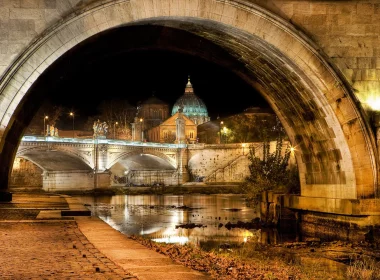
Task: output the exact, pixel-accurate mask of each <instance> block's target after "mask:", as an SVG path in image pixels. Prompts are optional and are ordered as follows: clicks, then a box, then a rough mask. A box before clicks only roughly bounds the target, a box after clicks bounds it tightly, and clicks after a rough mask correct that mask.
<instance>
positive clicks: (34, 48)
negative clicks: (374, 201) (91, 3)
mask: <svg viewBox="0 0 380 280" xmlns="http://www.w3.org/2000/svg"><path fill="white" fill-rule="evenodd" d="M153 3H156V4H157V3H160V5H155V4H153ZM164 3H168V2H167V1H117V2H114V3H112V2H110V3H105V4H103V5H100V6H96V8H95V7H93V8H88V7H87V8H86V9H85V10H83V11H81V12H78V13H76V14H75V15H71V16H70V17H69V18H68V19H67V20H66V21H64V22H62V23H59V24H58V25H57V26H55V27H54V28H52V29H51V30H50V32H47V33H45V35H44V36H43V37H42V38H41V39H40V40H37V41H36V42H35V43H34V44H33V45H31V46H30V48H29V49H28V50H27V51H26V52H25V53H24V54H22V55H21V56H20V58H19V59H18V61H17V62H16V63H15V64H14V65H12V66H11V67H10V68H9V70H8V72H7V73H6V75H5V76H4V77H3V78H2V80H1V81H0V94H1V96H2V100H1V104H0V108H3V109H2V111H1V113H2V115H0V120H1V121H0V125H1V127H0V129H1V142H0V143H1V144H0V150H1V152H2V156H1V158H0V166H2V169H1V170H0V173H1V174H0V175H1V177H0V179H1V178H3V179H2V180H3V181H1V182H0V185H1V186H2V187H3V186H4V185H5V182H4V178H7V176H8V174H9V168H7V167H6V166H7V165H9V163H10V161H11V160H12V159H13V156H14V151H15V149H16V145H17V140H15V138H14V137H15V136H16V137H17V136H18V137H19V136H20V134H21V132H22V129H23V127H25V123H24V122H23V120H25V119H26V118H25V117H23V114H25V112H23V111H22V110H21V109H22V108H25V103H27V102H30V101H29V100H28V98H30V96H28V93H29V92H28V90H29V88H30V87H31V85H32V84H33V83H34V82H35V81H36V79H37V78H38V77H39V76H40V75H41V74H42V73H43V72H44V71H45V70H46V69H47V68H48V67H49V66H50V65H51V64H53V63H54V62H55V61H56V60H57V59H58V58H59V57H60V56H61V55H63V54H64V53H66V52H67V51H68V50H71V49H75V47H76V46H77V45H78V44H79V43H80V42H84V43H85V41H84V40H86V39H87V38H89V37H91V36H92V35H94V34H99V35H102V34H103V33H101V32H102V31H107V30H108V31H109V30H111V29H112V28H116V27H122V28H128V27H129V26H136V25H142V26H147V25H156V26H165V27H167V28H171V29H177V30H182V31H185V32H187V33H189V34H192V35H195V36H198V37H199V38H202V39H204V40H207V41H209V42H211V43H213V44H214V45H216V46H219V47H220V48H222V49H224V50H226V52H227V53H229V54H230V56H231V57H232V61H234V62H235V63H234V64H233V71H235V72H236V73H237V74H238V75H239V76H240V77H241V78H242V79H244V80H245V81H247V82H248V83H250V84H251V85H252V86H253V87H255V88H257V89H258V90H259V91H260V92H261V94H262V95H263V96H264V97H265V98H266V99H267V101H268V102H269V103H270V104H271V106H272V108H273V109H274V111H275V112H276V113H277V115H278V116H279V117H280V119H281V121H282V123H283V125H284V126H285V129H286V131H287V133H288V136H289V137H290V139H291V142H292V143H293V145H294V146H295V147H296V149H297V153H296V157H297V163H298V166H299V170H300V178H301V194H302V195H304V196H312V197H330V198H347V199H355V198H368V197H373V196H375V194H376V193H377V157H376V149H375V145H374V137H373V135H372V134H371V133H370V131H369V129H368V124H367V123H366V121H365V120H364V118H363V116H362V111H361V109H360V107H359V106H358V104H357V103H355V97H354V95H353V93H352V92H350V91H349V90H348V89H347V87H345V85H344V80H342V79H341V78H340V77H339V75H337V73H335V72H334V71H333V69H332V68H331V67H330V66H329V65H328V64H327V63H326V61H325V60H324V59H323V57H322V56H321V55H320V54H319V53H318V52H317V51H316V50H315V48H314V47H313V44H312V42H309V41H307V39H305V37H303V36H300V34H299V32H298V31H296V30H295V29H293V28H292V27H291V26H289V25H288V24H287V23H285V22H282V21H281V20H280V19H279V18H276V17H275V16H273V15H271V14H269V13H267V12H265V11H263V10H262V9H260V8H259V7H257V6H255V5H252V4H248V3H246V2H244V1H237V0H236V1H228V2H227V1H226V2H219V1H212V0H204V1H200V2H199V3H198V1H194V3H197V4H196V5H194V6H193V5H192V4H190V3H192V2H189V4H188V6H186V7H185V8H184V9H182V8H180V7H179V6H178V5H177V4H178V3H177V4H173V5H172V4H169V5H161V4H164ZM172 41H173V42H174V41H175V38H172ZM156 43H159V40H157V41H156ZM179 48H180V47H179ZM193 54H194V55H201V56H204V57H206V59H207V56H208V59H210V60H213V61H218V60H219V58H214V57H212V54H208V53H207V50H206V52H202V50H201V46H200V47H199V48H198V49H195V50H193ZM221 61H226V59H225V58H223V59H222V60H221ZM222 66H224V67H226V65H222ZM4 166H5V167H4ZM6 173H8V174H6Z"/></svg>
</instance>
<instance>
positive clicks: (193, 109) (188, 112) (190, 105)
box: [172, 76, 210, 125]
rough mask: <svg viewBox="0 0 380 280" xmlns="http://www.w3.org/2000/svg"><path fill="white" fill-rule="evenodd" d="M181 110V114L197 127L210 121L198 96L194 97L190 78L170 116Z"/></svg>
mask: <svg viewBox="0 0 380 280" xmlns="http://www.w3.org/2000/svg"><path fill="white" fill-rule="evenodd" d="M179 108H182V113H183V114H184V115H185V116H187V117H188V118H190V119H191V120H192V121H194V123H196V124H197V125H199V124H202V123H204V122H208V121H209V120H210V118H209V116H208V112H207V108H206V105H205V104H204V102H203V101H202V99H200V98H199V97H198V96H196V95H195V93H194V89H193V85H192V84H191V82H190V76H189V77H188V81H187V84H186V87H185V94H184V95H182V96H181V97H180V98H178V99H177V101H176V102H175V103H174V106H173V110H172V115H174V114H175V113H177V112H178V110H179Z"/></svg>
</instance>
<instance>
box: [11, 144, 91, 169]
mask: <svg viewBox="0 0 380 280" xmlns="http://www.w3.org/2000/svg"><path fill="white" fill-rule="evenodd" d="M18 157H22V158H25V159H27V160H29V161H31V162H32V163H34V164H36V165H37V166H38V167H40V168H41V169H42V170H44V171H75V170H86V171H92V168H91V167H90V166H88V165H87V164H85V163H84V162H83V161H82V160H80V159H79V158H77V157H75V156H72V155H70V154H67V153H65V152H62V151H57V150H54V151H52V150H41V149H33V150H28V151H27V152H25V153H23V154H20V155H18Z"/></svg>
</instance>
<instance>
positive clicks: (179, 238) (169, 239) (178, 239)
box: [152, 236, 189, 245]
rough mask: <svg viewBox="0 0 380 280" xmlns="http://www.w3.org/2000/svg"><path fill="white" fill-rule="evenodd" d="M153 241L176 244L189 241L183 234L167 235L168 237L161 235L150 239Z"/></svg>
mask: <svg viewBox="0 0 380 280" xmlns="http://www.w3.org/2000/svg"><path fill="white" fill-rule="evenodd" d="M152 240H153V241H154V242H159V243H176V244H181V245H183V244H186V243H187V242H188V241H189V238H187V237H185V236H169V237H163V238H155V239H152Z"/></svg>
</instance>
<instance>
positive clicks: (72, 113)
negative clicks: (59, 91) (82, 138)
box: [70, 112, 75, 138]
mask: <svg viewBox="0 0 380 280" xmlns="http://www.w3.org/2000/svg"><path fill="white" fill-rule="evenodd" d="M70 116H72V117H73V138H74V119H75V115H74V112H70Z"/></svg>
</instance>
